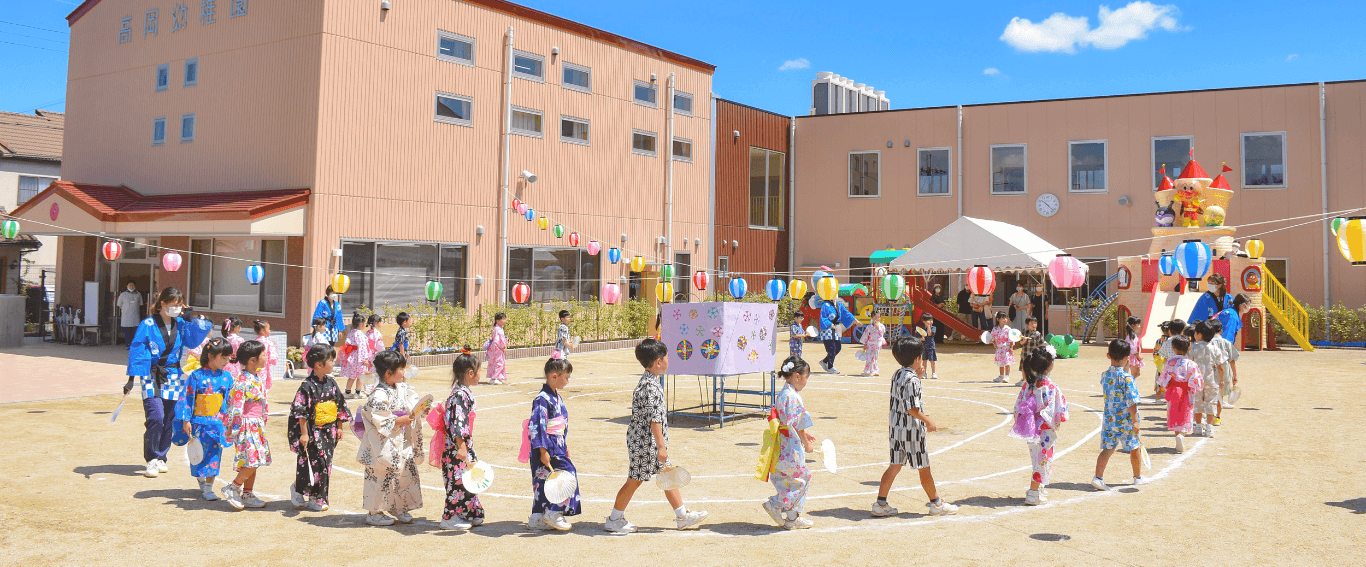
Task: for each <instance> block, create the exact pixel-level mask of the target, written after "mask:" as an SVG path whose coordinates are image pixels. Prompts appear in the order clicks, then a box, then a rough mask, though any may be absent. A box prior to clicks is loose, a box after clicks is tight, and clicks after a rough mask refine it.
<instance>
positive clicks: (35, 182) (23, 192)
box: [16, 175, 57, 205]
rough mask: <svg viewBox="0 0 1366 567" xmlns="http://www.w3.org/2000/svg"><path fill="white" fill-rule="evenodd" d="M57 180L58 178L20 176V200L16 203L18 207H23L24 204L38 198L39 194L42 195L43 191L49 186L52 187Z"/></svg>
mask: <svg viewBox="0 0 1366 567" xmlns="http://www.w3.org/2000/svg"><path fill="white" fill-rule="evenodd" d="M56 180H57V178H56V177H33V176H29V175H20V176H19V200H18V202H17V203H16V205H22V204H24V203H27V202H28V200H29V199H32V198H34V197H37V196H38V193H41V192H42V191H43V189H47V186H48V185H51V184H52V182H53V181H56Z"/></svg>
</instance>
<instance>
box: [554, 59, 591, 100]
mask: <svg viewBox="0 0 1366 567" xmlns="http://www.w3.org/2000/svg"><path fill="white" fill-rule="evenodd" d="M560 85H561V86H563V87H564V88H566V89H572V90H576V91H580V92H585V93H591V92H593V70H592V69H589V68H588V67H584V66H583V65H575V64H573V63H560Z"/></svg>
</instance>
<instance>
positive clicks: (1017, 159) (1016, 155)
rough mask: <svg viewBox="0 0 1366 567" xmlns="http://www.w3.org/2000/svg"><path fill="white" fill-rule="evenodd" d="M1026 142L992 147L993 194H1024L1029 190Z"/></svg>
mask: <svg viewBox="0 0 1366 567" xmlns="http://www.w3.org/2000/svg"><path fill="white" fill-rule="evenodd" d="M1025 158H1026V150H1025V145H1024V144H1008V145H1000V146H992V147H991V194H992V195H1023V194H1025V193H1027V192H1028V185H1027V183H1026V181H1025V179H1026V176H1025V173H1026V171H1027V169H1026V165H1025V164H1026V162H1027V161H1028V160H1026V159H1025Z"/></svg>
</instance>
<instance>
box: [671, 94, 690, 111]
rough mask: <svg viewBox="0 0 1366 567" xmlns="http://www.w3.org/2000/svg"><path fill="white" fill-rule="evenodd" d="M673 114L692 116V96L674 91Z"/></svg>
mask: <svg viewBox="0 0 1366 567" xmlns="http://www.w3.org/2000/svg"><path fill="white" fill-rule="evenodd" d="M674 112H677V113H679V114H686V115H688V116H692V95H690V94H688V93H681V92H678V91H674Z"/></svg>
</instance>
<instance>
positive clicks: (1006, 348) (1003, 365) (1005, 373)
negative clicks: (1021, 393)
mask: <svg viewBox="0 0 1366 567" xmlns="http://www.w3.org/2000/svg"><path fill="white" fill-rule="evenodd" d="M991 343H992V344H994V345H996V358H995V361H996V367H997V369H998V370H1000V373H999V374H997V375H996V379H995V380H992V381H993V382H998V383H1000V382H1009V381H1010V365H1012V364H1015V351H1014V350H1013V349H1014V348H1015V343H1014V342H1012V341H1011V340H1010V316H1008V315H1006V313H1005V312H1004V311H1002V312H1000V313H997V314H996V327H995V328H993V329H992V330H991Z"/></svg>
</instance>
